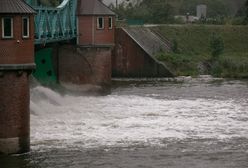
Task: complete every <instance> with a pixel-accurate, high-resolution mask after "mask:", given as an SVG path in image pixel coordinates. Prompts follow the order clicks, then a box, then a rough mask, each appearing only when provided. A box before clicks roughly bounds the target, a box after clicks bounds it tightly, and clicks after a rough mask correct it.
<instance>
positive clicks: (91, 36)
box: [78, 16, 115, 45]
mask: <svg viewBox="0 0 248 168" xmlns="http://www.w3.org/2000/svg"><path fill="white" fill-rule="evenodd" d="M108 18H109V16H104V25H105V26H104V29H97V16H78V27H79V28H78V30H79V39H78V42H79V45H113V44H114V31H115V29H114V23H115V18H114V16H112V18H113V28H112V29H109V28H108Z"/></svg>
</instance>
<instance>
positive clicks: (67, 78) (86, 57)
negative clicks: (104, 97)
mask: <svg viewBox="0 0 248 168" xmlns="http://www.w3.org/2000/svg"><path fill="white" fill-rule="evenodd" d="M111 50H112V49H111V48H108V47H106V48H103V47H101V48H100V47H98V48H97V47H94V48H83V47H76V46H73V45H64V46H61V47H59V50H58V60H57V62H58V68H57V70H58V72H57V73H58V79H59V82H60V83H61V84H62V85H63V86H66V87H69V89H73V87H74V88H75V87H77V88H80V89H81V90H83V91H95V90H102V89H105V88H108V87H109V86H110V84H111ZM70 87H72V88H70Z"/></svg>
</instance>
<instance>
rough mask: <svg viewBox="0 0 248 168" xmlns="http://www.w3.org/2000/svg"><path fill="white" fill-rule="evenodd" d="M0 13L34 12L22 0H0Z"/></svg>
mask: <svg viewBox="0 0 248 168" xmlns="http://www.w3.org/2000/svg"><path fill="white" fill-rule="evenodd" d="M1 13H6V14H11V13H16V14H18V13H23V14H32V13H36V12H35V11H34V9H33V8H32V7H30V6H29V5H28V4H26V3H25V2H24V1H23V0H0V14H1Z"/></svg>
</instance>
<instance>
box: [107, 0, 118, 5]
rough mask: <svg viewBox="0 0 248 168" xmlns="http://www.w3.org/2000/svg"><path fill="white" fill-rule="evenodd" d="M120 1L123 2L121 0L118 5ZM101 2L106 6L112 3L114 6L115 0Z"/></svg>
mask: <svg viewBox="0 0 248 168" xmlns="http://www.w3.org/2000/svg"><path fill="white" fill-rule="evenodd" d="M121 1H123V0H118V2H119V3H120V2H121ZM103 2H104V3H105V4H106V5H109V4H110V3H111V2H112V3H113V4H115V0H103Z"/></svg>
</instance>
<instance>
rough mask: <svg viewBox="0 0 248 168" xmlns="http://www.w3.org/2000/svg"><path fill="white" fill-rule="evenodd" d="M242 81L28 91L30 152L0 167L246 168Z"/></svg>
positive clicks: (247, 117)
mask: <svg viewBox="0 0 248 168" xmlns="http://www.w3.org/2000/svg"><path fill="white" fill-rule="evenodd" d="M247 86H248V82H247V81H233V80H223V79H213V78H210V77H201V78H197V79H192V78H176V79H139V80H136V79H135V80H134V79H125V80H119V79H115V80H114V81H113V89H112V94H110V95H106V96H78V95H77V96H73V95H70V94H67V95H61V94H59V93H56V92H54V91H52V90H50V89H48V88H44V87H41V86H38V87H35V88H32V89H31V113H32V115H31V127H32V128H31V149H32V151H31V152H30V153H29V154H26V155H21V156H11V157H4V158H0V162H1V167H24V168H26V167H35V168H36V167H39V168H47V167H51V168H54V167H56V168H57V167H59V168H60V167H75V168H81V167H90V168H95V167H99V168H116V167H121V168H125V167H130V168H131V167H132V168H133V167H149V168H150V167H154V168H164V167H171V168H181V167H191V168H194V167H195V168H198V167H203V168H205V167H206V168H209V167H218V168H222V167H223V168H226V167H230V168H231V167H232V168H234V167H235V168H237V167H240V168H245V167H246V166H247V165H248V122H247V121H248V114H247V112H248V91H247Z"/></svg>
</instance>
